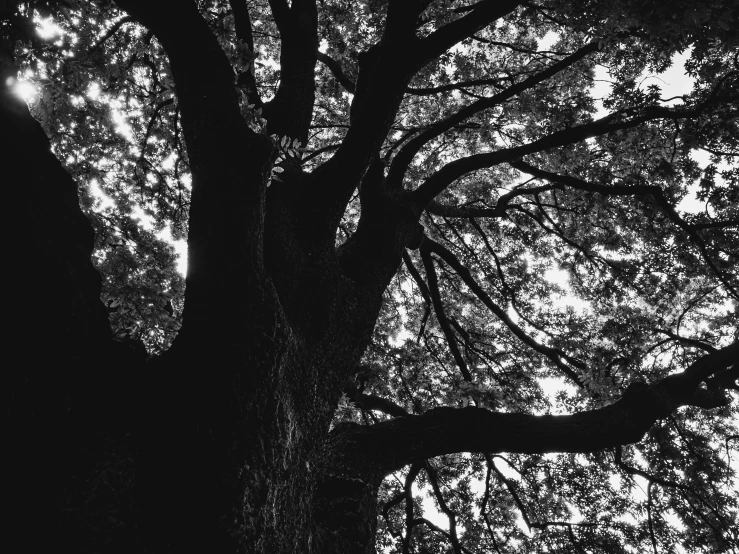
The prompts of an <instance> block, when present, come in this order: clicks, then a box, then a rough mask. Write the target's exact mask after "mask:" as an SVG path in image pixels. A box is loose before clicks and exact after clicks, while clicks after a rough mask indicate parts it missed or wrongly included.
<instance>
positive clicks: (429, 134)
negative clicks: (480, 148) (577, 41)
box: [388, 41, 598, 188]
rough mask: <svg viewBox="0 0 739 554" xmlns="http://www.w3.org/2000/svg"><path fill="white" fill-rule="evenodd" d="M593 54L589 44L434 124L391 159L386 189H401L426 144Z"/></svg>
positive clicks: (596, 47) (593, 44) (595, 45)
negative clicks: (411, 165) (417, 155)
mask: <svg viewBox="0 0 739 554" xmlns="http://www.w3.org/2000/svg"><path fill="white" fill-rule="evenodd" d="M596 50H598V42H597V41H593V42H590V43H588V44H586V45H585V46H583V47H582V48H580V49H579V50H576V51H575V52H573V53H572V54H570V55H569V56H567V57H566V58H564V59H563V60H560V61H559V62H557V63H555V64H552V65H551V66H549V67H548V68H547V69H545V70H544V71H542V72H540V73H537V74H536V75H532V76H531V77H528V78H527V79H524V80H523V81H521V82H520V83H516V84H515V85H512V86H510V87H508V88H507V89H505V90H503V91H501V92H499V93H497V94H494V95H493V96H490V97H489V98H482V99H480V100H478V101H477V102H473V103H472V104H470V105H469V106H467V107H465V108H462V109H461V110H459V111H458V112H457V113H455V114H454V115H452V116H450V117H448V118H447V119H444V120H442V121H439V122H438V123H435V124H434V125H432V126H431V127H429V128H428V129H426V130H425V131H424V132H423V133H421V134H419V135H418V136H417V137H415V138H413V140H411V141H409V142H408V144H406V145H405V146H404V147H403V148H402V149H401V150H400V151H399V152H398V154H397V155H396V156H395V159H394V160H393V163H392V165H391V166H390V172H389V173H388V183H389V186H390V187H395V188H400V187H401V185H402V182H403V176H404V175H405V172H406V170H407V168H408V166H409V165H410V163H411V161H412V160H413V158H414V156H415V155H416V154H417V153H418V152H419V150H421V148H423V146H424V145H425V144H426V143H427V142H429V141H430V140H433V139H435V138H436V137H438V136H440V135H442V134H443V133H445V132H447V131H449V130H450V129H452V128H453V127H454V126H456V125H458V124H459V123H461V122H462V121H464V120H465V119H468V118H470V117H472V116H473V115H475V114H476V113H478V112H481V111H483V110H486V109H489V108H492V107H494V106H497V105H498V104H501V103H502V102H505V101H506V100H508V99H510V98H513V97H514V96H516V95H517V94H520V93H521V92H523V91H526V90H528V89H530V88H531V87H534V86H536V85H538V84H539V83H541V82H543V81H545V80H546V79H549V78H550V77H552V76H553V75H555V74H557V73H559V72H560V71H562V70H564V69H567V68H568V67H570V66H571V65H573V64H574V63H576V62H578V61H580V60H581V59H583V58H584V57H585V56H587V55H588V54H591V53H593V52H595V51H596Z"/></svg>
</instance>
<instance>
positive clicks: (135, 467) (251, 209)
mask: <svg viewBox="0 0 739 554" xmlns="http://www.w3.org/2000/svg"><path fill="white" fill-rule="evenodd" d="M117 4H118V5H119V6H120V7H121V8H122V9H124V10H126V11H127V12H128V13H129V14H130V16H131V17H133V18H134V19H135V20H136V21H137V22H139V23H141V24H142V25H144V26H146V27H147V28H148V29H150V30H151V31H152V32H153V33H154V35H155V36H156V38H157V39H158V40H159V41H160V42H161V44H162V45H163V47H164V49H165V51H166V53H167V55H168V57H169V63H170V64H171V69H172V74H173V77H174V80H175V82H176V89H177V98H178V102H179V106H180V109H181V112H182V127H183V132H184V136H185V139H186V142H187V154H188V158H189V164H190V168H191V171H192V179H193V181H192V205H191V210H190V216H189V237H188V250H189V267H188V273H187V281H186V282H187V292H186V302H185V307H184V313H183V325H182V329H181V331H180V333H179V334H178V336H177V338H176V339H175V341H174V343H173V345H172V347H171V348H170V349H169V350H168V351H167V352H165V353H164V354H162V355H160V356H158V357H154V358H149V359H147V356H146V353H145V352H143V351H142V350H141V349H139V348H137V347H136V345H135V344H129V343H125V342H120V341H117V340H114V339H113V336H112V334H111V331H110V327H109V323H108V319H107V313H106V310H105V308H104V307H103V304H102V303H101V302H100V291H101V278H100V275H99V274H98V273H97V271H96V270H95V269H94V268H93V265H92V263H91V261H90V257H91V255H92V252H93V239H94V237H93V232H92V228H91V226H90V224H89V222H88V221H87V220H86V218H85V217H84V215H83V214H82V211H81V209H80V207H79V202H78V197H77V188H76V185H75V183H74V181H73V179H72V178H71V177H70V176H69V174H68V173H67V172H66V171H65V170H64V169H63V167H62V165H61V164H60V162H59V161H58V160H57V158H56V157H55V156H54V155H53V153H52V152H51V149H50V143H49V140H48V139H47V137H46V136H45V134H44V132H43V130H42V128H41V125H40V124H39V123H37V122H36V121H35V120H34V119H33V118H32V117H31V115H30V113H29V111H28V108H27V107H26V105H25V104H24V102H23V101H21V100H20V99H18V98H16V97H15V96H13V94H12V92H11V88H10V87H9V86H7V85H6V86H4V88H2V89H1V90H0V94H2V103H1V105H0V110H1V111H0V141H2V142H1V143H0V152H2V156H3V160H4V163H3V167H4V168H6V169H4V170H3V171H4V174H3V180H4V182H5V183H6V189H7V194H8V196H9V200H8V206H9V208H8V210H12V211H13V212H14V213H17V214H19V216H20V220H21V221H20V223H19V224H18V226H17V227H16V231H17V233H16V235H13V236H12V238H11V239H9V242H10V243H11V253H12V254H11V255H10V256H8V258H7V259H8V261H10V262H11V264H9V267H8V269H7V270H6V271H7V272H8V273H10V274H11V275H12V278H13V280H14V282H13V285H12V288H11V289H9V291H10V294H9V295H10V296H11V299H10V300H11V310H10V314H11V319H10V321H11V325H12V328H13V331H12V335H11V340H10V341H9V346H10V349H11V354H12V355H9V356H8V358H11V357H12V358H13V359H14V361H13V362H12V363H11V365H10V366H9V367H8V369H7V370H6V371H5V373H6V382H7V384H6V394H5V399H6V402H7V406H8V408H7V413H8V414H9V419H10V422H11V434H10V438H9V441H8V446H9V448H10V452H12V453H13V455H12V456H6V460H7V464H8V466H7V467H6V476H8V477H9V478H10V479H11V480H12V485H11V488H10V489H11V490H10V495H9V498H10V500H11V503H12V506H13V507H14V512H15V514H14V516H15V517H14V519H13V521H12V523H11V527H12V532H13V534H14V535H15V536H16V537H17V541H20V542H21V543H22V544H23V545H24V546H25V548H24V550H26V551H29V552H44V551H49V552H121V553H123V552H126V553H133V552H141V553H156V554H164V553H182V552H212V553H214V554H220V553H223V554H226V553H229V554H232V553H234V554H235V553H243V554H252V553H265V554H266V553H269V554H278V553H293V552H316V553H319V552H320V553H327V554H330V553H336V554H339V553H342V554H352V553H356V554H359V553H370V552H373V551H374V548H375V543H374V536H375V529H376V525H377V507H376V503H377V492H378V488H379V486H380V483H381V482H382V480H383V479H384V478H385V477H386V476H387V475H389V474H390V473H392V472H394V471H397V470H399V469H401V468H402V467H404V466H406V465H408V464H411V463H421V462H423V461H424V460H426V459H428V458H430V457H433V456H439V455H442V454H447V453H453V452H469V451H472V452H487V453H496V452H504V451H505V452H522V453H543V452H594V451H599V450H603V449H605V448H609V447H613V446H616V445H621V444H629V443H632V442H635V441H638V440H639V439H640V438H641V437H642V436H643V435H644V433H645V432H646V431H647V430H649V428H650V427H651V426H652V425H653V424H654V422H655V421H657V420H658V419H660V418H664V417H666V416H667V415H669V414H670V413H672V412H673V411H674V410H675V409H676V408H678V407H680V406H685V405H691V406H698V407H702V408H706V409H710V408H714V407H719V406H724V405H726V404H727V402H728V401H727V399H726V398H725V397H724V396H723V394H722V392H721V390H718V389H716V390H714V389H711V390H707V389H705V388H702V387H701V382H704V381H705V380H706V378H708V377H710V376H711V375H712V374H714V373H716V372H718V371H721V370H724V369H725V368H726V367H729V366H730V365H731V363H735V362H734V361H732V360H736V356H737V343H734V344H733V345H732V346H729V347H726V348H724V349H720V350H717V351H716V352H714V353H711V354H709V355H707V356H705V357H704V358H701V359H700V360H699V361H698V362H696V363H694V364H693V365H692V366H690V367H689V368H687V369H686V370H685V372H683V373H680V374H678V375H672V376H670V377H667V378H665V379H662V380H661V381H658V382H655V383H653V384H651V386H646V385H644V386H643V387H639V386H636V387H633V388H631V389H629V390H627V393H626V394H625V395H624V397H623V398H622V399H620V400H618V401H617V402H615V403H613V404H610V405H608V406H605V407H602V408H598V409H593V410H589V411H584V412H581V413H578V414H574V415H572V416H533V415H527V414H517V413H504V412H500V413H498V412H493V411H490V410H486V409H483V408H465V409H454V408H438V409H433V410H429V411H427V412H425V413H423V414H416V415H409V414H407V413H405V410H404V409H403V408H401V407H399V406H396V405H394V404H392V403H390V402H385V403H383V402H382V401H381V400H382V399H379V400H378V399H374V401H373V398H372V397H371V396H369V395H362V393H361V391H358V390H357V389H356V384H355V381H354V379H355V375H356V374H357V371H358V369H357V368H358V367H359V364H360V359H361V357H362V355H363V353H364V351H365V349H366V348H367V345H368V344H369V341H370V337H371V335H372V332H373V330H374V327H375V324H376V322H377V319H378V316H379V314H380V310H381V306H382V298H383V293H384V291H385V290H386V288H387V286H388V284H389V283H390V281H391V279H392V278H393V276H394V275H395V274H396V272H397V271H398V269H399V267H400V265H401V262H402V260H403V255H404V253H405V252H406V249H409V250H416V249H418V248H419V247H421V248H422V253H423V255H424V263H425V264H427V274H431V273H433V263H434V262H433V260H432V258H431V254H432V253H433V254H436V255H438V256H439V257H440V258H442V259H444V260H445V261H446V262H448V263H449V264H450V265H454V264H455V263H456V262H455V258H454V257H453V254H451V253H450V252H448V251H447V250H445V249H444V247H443V246H441V245H439V244H437V243H435V242H434V241H432V240H430V239H427V238H425V237H424V231H423V228H422V227H421V225H420V223H419V220H420V217H421V214H422V212H423V211H424V210H425V209H426V208H427V206H428V205H429V203H430V202H432V200H433V198H435V197H436V196H437V195H438V193H439V192H440V191H441V190H443V189H444V188H445V187H446V186H448V184H449V183H450V182H451V181H452V180H453V179H454V178H456V177H455V175H456V173H455V171H457V172H460V174H462V173H464V172H465V171H469V170H470V169H469V168H466V166H465V167H462V165H464V164H462V165H459V164H458V165H457V166H454V167H453V168H452V169H450V170H449V171H448V173H449V175H446V174H444V173H442V172H439V173H438V174H437V175H436V178H434V179H429V180H428V181H427V182H426V186H425V187H424V186H422V187H420V188H419V189H417V190H416V191H415V192H414V193H410V192H407V191H404V190H402V186H399V185H398V182H397V181H396V182H394V183H393V182H389V181H388V180H386V178H385V176H384V175H385V166H384V164H383V162H381V161H380V159H379V157H378V156H377V152H378V150H379V148H380V146H381V144H382V142H383V140H384V138H385V136H386V135H387V133H388V130H389V128H390V125H391V124H392V121H393V118H394V116H395V114H396V112H397V109H398V106H399V105H400V102H401V100H402V97H403V94H404V91H405V90H406V87H408V85H409V83H410V81H411V78H412V77H413V75H414V73H415V72H416V71H418V70H419V68H421V67H423V66H424V64H425V63H426V62H427V61H428V60H429V59H430V58H431V57H432V56H434V57H435V56H438V55H439V54H441V53H443V52H444V51H446V50H447V48H448V47H449V46H450V45H453V44H455V43H456V42H457V41H458V40H460V39H461V38H463V37H465V36H468V35H470V34H472V33H474V32H475V31H476V30H477V29H479V28H481V27H482V26H484V25H487V24H488V23H489V22H490V21H494V20H495V19H497V18H498V17H501V16H502V15H505V14H507V13H509V12H510V11H511V10H513V9H514V8H515V7H516V3H513V2H503V3H493V2H481V3H480V6H479V7H478V8H476V11H475V12H474V13H473V14H472V15H473V16H474V17H472V18H470V19H465V20H464V22H463V23H459V21H462V20H459V21H458V24H457V25H456V26H455V25H453V24H450V25H449V27H450V28H449V29H446V31H445V33H441V34H435V35H431V36H430V37H429V38H428V39H426V40H425V42H423V43H421V41H420V40H419V39H416V38H414V37H413V33H411V32H409V29H411V30H412V29H414V26H415V24H416V19H417V17H418V15H419V13H420V11H419V6H415V4H414V6H415V7H413V8H410V7H408V6H406V5H404V4H402V3H399V2H391V3H390V4H391V5H390V8H389V12H388V25H387V28H386V29H385V31H384V34H383V38H382V40H381V41H380V42H379V43H378V44H377V45H376V46H374V47H373V48H372V49H370V50H369V51H368V52H366V53H364V54H363V55H362V56H361V57H360V60H359V77H358V79H357V83H356V101H355V103H354V104H353V106H352V112H351V118H352V127H351V129H350V130H349V132H348V134H347V135H346V137H345V139H344V141H343V143H342V145H341V147H340V148H339V149H338V151H337V153H336V155H335V156H334V158H332V159H331V160H330V161H329V162H327V163H325V164H324V165H323V166H321V167H319V168H318V169H317V170H316V171H314V172H313V173H311V174H304V173H302V172H300V171H299V170H297V169H295V168H291V167H289V166H288V167H287V169H286V171H285V172H284V173H283V182H282V183H276V182H275V183H273V184H272V185H271V186H270V187H269V188H267V186H266V183H267V182H268V180H269V179H270V175H271V171H272V166H273V164H274V161H275V158H276V157H277V152H276V150H275V146H274V143H273V141H272V140H271V139H270V138H268V137H267V136H265V135H262V134H258V133H255V132H254V131H252V130H250V129H249V127H248V126H247V124H246V123H245V121H244V119H243V118H242V116H241V114H240V111H239V105H238V100H237V96H236V92H235V89H234V86H233V83H234V75H233V71H232V69H231V67H230V66H229V63H228V60H227V59H226V57H225V56H224V55H223V51H222V49H221V46H220V45H219V44H218V42H217V40H216V38H215V36H214V35H213V33H212V32H211V30H210V29H209V28H208V26H207V24H206V22H205V20H204V19H203V18H202V17H201V16H200V14H199V13H198V10H197V9H196V6H195V3H192V2H189V3H186V5H185V4H184V3H182V4H181V3H180V2H175V1H174V0H171V1H162V2H158V3H152V2H143V1H139V0H119V1H118V2H117ZM270 4H271V5H272V7H273V12H274V17H275V22H276V24H277V27H278V29H279V31H280V33H281V35H282V36H283V48H284V51H283V66H282V67H283V72H284V76H283V81H282V84H281V86H280V88H279V89H278V91H277V93H276V95H275V97H274V100H273V101H272V102H271V103H270V104H267V106H266V108H265V114H267V115H268V116H269V125H270V127H269V130H271V131H273V132H275V133H277V134H279V135H280V136H287V137H295V138H299V139H300V141H301V142H302V143H305V142H306V141H307V139H308V129H309V124H310V122H311V118H312V110H313V106H314V96H315V94H314V74H313V73H314V66H315V64H316V60H317V58H318V52H317V44H318V40H317V34H316V9H317V8H316V4H315V2H309V1H306V0H293V2H292V3H290V4H289V5H288V3H287V2H282V1H275V2H270ZM409 5H410V3H409ZM175 12H176V13H177V14H178V23H177V25H172V21H171V18H172V14H173V13H175ZM247 15H248V14H247ZM399 50H402V51H403V52H404V53H406V56H404V57H399V56H397V52H398V51H399ZM594 50H595V46H593V45H589V46H588V47H587V49H584V50H583V52H582V53H579V54H578V56H584V55H586V54H589V53H591V52H592V51H594ZM0 55H1V56H2V74H1V75H0V77H1V78H2V79H1V81H0V82H2V83H8V82H9V81H8V80H9V79H11V80H12V79H13V78H15V71H16V69H15V67H14V65H13V58H12V54H11V51H10V48H9V45H7V44H3V50H2V51H1V52H0ZM203 68H207V78H204V76H203ZM663 116H664V117H668V116H667V115H665V114H664V113H663V112H659V113H657V112H655V113H654V114H648V115H647V116H645V119H644V121H646V120H648V119H649V118H650V117H654V118H657V117H663ZM630 124H631V123H629V124H628V125H630ZM589 125H590V126H587V125H583V126H582V128H580V129H579V130H578V131H577V132H575V133H574V134H575V135H577V137H576V138H577V139H578V140H579V139H580V138H587V137H589V136H593V135H594V134H597V133H605V132H607V131H611V130H612V131H615V130H620V129H622V128H625V127H627V126H628V125H627V124H626V123H618V122H617V123H612V122H611V121H606V120H603V121H601V122H600V123H597V122H596V123H592V124H589ZM441 132H443V130H441V131H439V133H441ZM578 133H579V134H578ZM571 134H572V133H570V134H568V135H567V137H564V138H561V141H560V142H558V141H559V140H560V139H559V138H557V137H555V139H553V140H552V143H553V144H555V145H557V144H560V143H562V144H564V143H565V141H567V140H573V139H572V137H571V136H570V135H571ZM558 136H559V135H558ZM532 151H533V150H532ZM525 153H527V152H525V151H516V152H505V151H504V152H503V154H498V156H499V157H500V160H503V161H505V157H506V156H508V157H509V158H510V159H511V160H512V159H514V158H519V157H520V156H521V155H523V154H525ZM411 157H412V155H411ZM480 159H481V158H476V159H475V160H473V161H472V162H470V163H471V164H472V165H474V164H476V163H478V164H480V167H483V166H484V164H491V163H493V162H491V161H490V159H488V158H486V159H485V160H482V161H480ZM500 160H498V158H496V161H495V163H501V161H500ZM475 167H477V166H475ZM7 168H10V170H9V171H8V169H7ZM459 168H462V169H459ZM396 169H397V168H396ZM473 169H474V167H473ZM393 175H396V176H397V173H393V172H392V171H391V173H390V176H391V177H392V176H393ZM400 180H401V181H402V175H401V176H400ZM356 189H359V198H360V202H361V207H362V213H361V217H360V219H359V222H358V228H357V230H356V232H355V233H353V234H352V236H351V237H350V238H349V239H348V240H347V241H346V242H345V243H344V244H343V245H342V246H341V247H339V248H336V228H337V226H338V223H339V220H340V218H341V216H342V214H343V212H344V209H345V207H346V205H347V203H348V201H349V198H350V197H351V195H352V193H353V192H354V191H355V190H356ZM506 201H507V200H506ZM501 209H502V210H504V207H502V208H501ZM459 275H460V276H462V278H463V279H466V280H467V281H466V282H467V283H468V284H469V285H470V289H471V290H473V291H475V292H477V289H475V287H474V286H473V281H472V275H471V274H470V273H469V271H467V273H464V271H463V270H460V271H459ZM430 282H431V283H432V286H433V287H436V286H438V283H436V282H435V281H433V282H432V281H431V280H430ZM429 294H430V295H431V296H432V297H433V300H434V301H435V302H436V305H438V306H440V305H441V300H440V298H437V297H438V290H432V291H431V292H430V293H429ZM437 300H438V302H437ZM488 304H492V300H490V299H489V298H488ZM435 307H436V306H435ZM439 320H440V322H443V320H442V318H441V317H440V318H439ZM42 334H43V337H41V335H42ZM533 347H537V345H536V343H534V345H533ZM543 353H544V354H545V355H550V356H553V357H557V360H558V362H559V363H561V364H563V363H564V361H566V360H565V359H564V358H563V357H558V356H560V354H559V351H555V350H554V349H549V350H547V351H546V352H543ZM457 354H458V351H457ZM458 357H460V359H461V355H459V356H458ZM733 371H736V366H734V369H733ZM572 375H574V376H575V378H577V374H576V373H574V372H573V373H572ZM352 387H354V389H355V390H357V392H356V393H354V394H355V396H354V398H353V400H354V401H355V403H357V404H358V405H360V404H361V403H362V402H365V403H366V405H367V406H373V407H372V408H370V409H378V410H380V411H384V412H386V413H388V414H390V415H392V416H394V419H392V420H389V421H384V422H381V423H377V424H376V425H371V426H359V425H356V424H352V423H344V424H339V425H336V426H335V427H334V428H333V429H332V428H331V427H330V425H331V421H332V417H333V414H334V411H335V409H336V406H337V403H338V401H339V398H340V397H341V396H342V394H343V393H344V392H346V391H350V390H352ZM373 402H374V403H373ZM16 544H17V543H16Z"/></svg>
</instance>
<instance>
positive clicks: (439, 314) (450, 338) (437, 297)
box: [421, 241, 472, 382]
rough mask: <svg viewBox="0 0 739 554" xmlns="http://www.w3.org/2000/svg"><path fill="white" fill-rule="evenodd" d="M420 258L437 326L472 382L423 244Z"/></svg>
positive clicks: (466, 379)
mask: <svg viewBox="0 0 739 554" xmlns="http://www.w3.org/2000/svg"><path fill="white" fill-rule="evenodd" d="M424 243H425V241H424ZM421 260H422V261H423V267H424V269H425V270H426V278H427V279H428V288H429V294H430V295H431V301H432V303H433V305H434V311H435V312H436V319H437V321H438V322H439V326H440V327H441V330H442V332H443V333H444V336H445V337H446V340H447V345H448V346H449V350H450V351H451V353H452V356H453V357H454V361H455V362H456V363H457V367H459V371H460V372H461V373H462V376H463V377H464V379H465V381H468V382H472V375H471V374H470V372H469V370H468V369H467V363H466V362H465V361H464V358H463V357H462V353H461V352H460V351H459V345H458V344H457V339H456V337H455V336H454V331H452V328H451V326H450V325H449V320H448V319H447V317H446V314H445V313H444V304H443V303H442V301H441V294H440V293H439V280H438V277H437V276H436V269H435V268H434V262H433V260H432V259H431V256H430V255H429V250H427V249H424V248H423V245H422V246H421Z"/></svg>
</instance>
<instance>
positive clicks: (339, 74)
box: [318, 51, 356, 94]
mask: <svg viewBox="0 0 739 554" xmlns="http://www.w3.org/2000/svg"><path fill="white" fill-rule="evenodd" d="M318 61H319V62H321V63H322V64H323V65H325V66H326V67H328V68H329V70H330V71H331V73H332V74H333V76H334V77H335V78H336V80H337V81H339V83H341V86H343V87H344V88H345V89H346V91H347V92H349V93H351V94H354V91H355V90H356V85H355V84H354V81H352V80H351V78H349V76H348V75H347V74H346V73H344V70H343V69H342V68H341V65H339V62H337V61H336V60H334V59H333V58H332V57H331V56H329V55H328V54H324V53H323V52H320V51H319V52H318Z"/></svg>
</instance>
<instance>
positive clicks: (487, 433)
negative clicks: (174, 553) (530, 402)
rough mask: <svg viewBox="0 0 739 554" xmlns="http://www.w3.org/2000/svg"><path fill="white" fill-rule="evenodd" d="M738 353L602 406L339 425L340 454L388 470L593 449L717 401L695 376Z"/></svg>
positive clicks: (462, 411) (719, 367) (738, 352)
mask: <svg viewBox="0 0 739 554" xmlns="http://www.w3.org/2000/svg"><path fill="white" fill-rule="evenodd" d="M737 359H739V342H735V343H733V344H731V345H730V346H727V347H724V348H722V349H720V350H717V351H716V352H714V353H712V354H707V355H706V356H703V357H701V358H699V359H698V360H697V361H695V362H694V363H693V364H691V365H690V366H689V367H688V368H687V369H686V370H685V371H684V372H682V373H679V374H676V375H671V376H669V377H666V378H665V379H662V380H660V381H657V382H656V383H654V384H652V385H650V386H648V385H641V386H631V387H629V388H628V389H627V390H626V392H625V393H624V395H623V396H622V398H621V399H619V400H618V401H617V402H615V403H614V404H611V405H609V406H606V407H604V408H598V409H594V410H586V411H583V412H579V413H576V414H572V415H541V416H536V415H530V414H523V413H499V412H492V411H489V410H486V409H484V408H473V407H467V408H436V409H433V410H429V411H427V412H426V413H424V414H423V415H419V416H415V415H412V416H408V417H405V418H399V419H396V420H392V421H387V422H382V423H379V424H376V425H372V426H359V425H351V426H343V427H341V428H340V430H339V431H338V432H339V433H341V434H342V438H341V439H342V440H341V441H339V442H340V443H341V444H342V449H343V450H342V457H343V458H344V459H347V458H349V457H351V458H353V459H354V460H355V462H354V463H356V464H357V465H358V466H362V467H366V468H367V470H370V471H378V470H379V471H381V472H383V473H386V474H387V473H390V472H392V471H396V470H398V469H400V468H402V467H403V466H405V465H407V464H409V463H412V462H414V461H420V460H424V459H427V458H432V457H435V456H441V455H444V454H451V453H455V452H489V453H498V452H518V453H524V454H541V453H546V452H597V451H601V450H604V449H607V448H614V447H616V446H618V445H623V444H631V443H635V442H638V441H639V440H641V438H642V437H643V436H644V434H645V433H646V432H647V431H648V430H649V429H650V428H651V427H652V425H653V424H654V423H655V421H657V420H658V419H661V418H664V417H666V416H667V415H669V414H670V413H672V412H673V411H674V410H676V409H677V408H679V407H680V406H687V405H692V406H698V407H701V408H704V409H711V408H717V407H721V406H725V405H726V404H727V402H728V401H727V399H726V398H725V397H724V396H723V395H722V394H713V395H712V394H711V393H710V392H709V391H707V390H706V389H702V388H699V385H700V383H701V382H703V381H705V379H707V378H709V377H710V376H712V375H713V374H715V373H718V372H721V371H723V370H725V369H726V368H727V367H730V366H731V365H732V364H736V360H737Z"/></svg>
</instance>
